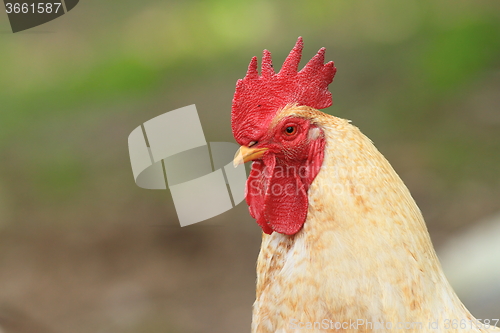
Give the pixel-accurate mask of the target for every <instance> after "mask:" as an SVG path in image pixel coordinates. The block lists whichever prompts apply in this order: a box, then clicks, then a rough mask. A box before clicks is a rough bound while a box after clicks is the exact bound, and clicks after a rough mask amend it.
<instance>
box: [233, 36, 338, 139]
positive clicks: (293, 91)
mask: <svg viewBox="0 0 500 333" xmlns="http://www.w3.org/2000/svg"><path fill="white" fill-rule="evenodd" d="M303 46H304V43H303V41H302V37H299V38H298V39H297V43H296V44H295V46H294V47H293V49H292V51H290V54H289V55H288V57H287V58H286V59H285V62H284V63H283V66H282V67H281V70H280V71H279V73H275V72H274V69H273V64H272V59H271V53H270V52H269V51H268V50H264V52H263V56H262V66H261V75H260V76H259V73H258V72H257V57H253V58H252V60H251V61H250V65H249V66H248V71H247V74H246V76H245V77H244V78H243V79H241V80H238V82H237V83H236V91H235V93H234V98H233V107H232V112H231V123H232V129H233V135H234V137H235V139H236V141H238V143H240V144H248V142H240V141H248V140H252V139H253V138H252V137H255V136H256V135H258V133H257V132H261V131H260V130H259V127H260V128H261V127H262V122H266V120H267V121H269V120H270V119H271V118H272V117H274V115H275V114H276V112H277V111H278V110H280V109H281V108H283V107H284V106H285V105H287V104H290V103H297V104H298V105H307V106H310V107H313V108H315V109H324V108H327V107H329V106H330V105H332V94H331V93H330V92H329V91H328V85H329V84H330V83H332V81H333V77H334V76H335V72H336V70H337V69H336V68H335V67H334V65H333V61H330V62H328V63H326V64H324V63H323V62H324V60H325V48H321V49H320V50H319V51H318V53H317V54H316V55H315V56H314V57H313V58H312V59H311V60H309V62H308V63H307V64H306V65H305V66H304V68H303V69H302V70H300V71H299V72H297V69H298V66H299V62H300V58H301V55H302V48H303ZM252 120H253V121H252ZM259 125H261V126H259Z"/></svg>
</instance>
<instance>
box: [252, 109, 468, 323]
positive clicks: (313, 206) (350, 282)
mask: <svg viewBox="0 0 500 333" xmlns="http://www.w3.org/2000/svg"><path fill="white" fill-rule="evenodd" d="M321 117H323V118H326V119H327V120H328V121H324V120H325V119H319V120H317V123H318V124H319V125H320V126H321V127H322V129H323V131H324V132H325V136H326V148H325V158H324V163H323V166H322V167H321V170H320V172H319V173H318V175H317V177H316V178H315V180H314V181H313V183H312V184H311V187H310V189H309V191H308V199H309V208H308V215H307V220H306V222H305V224H304V227H303V229H302V230H301V231H300V232H298V233H297V234H295V235H293V236H287V235H282V234H278V233H273V234H271V235H263V240H262V247H261V252H260V254H259V259H258V263H257V299H256V302H255V304H254V321H255V322H256V323H255V324H254V325H253V332H267V330H264V329H263V330H258V329H257V328H258V327H265V326H266V325H267V326H269V325H275V324H272V323H271V321H269V320H268V319H269V318H270V317H269V316H274V317H275V319H276V318H278V319H276V320H278V321H280V320H281V321H282V323H284V322H285V321H287V322H288V320H290V319H291V318H295V319H298V320H300V321H320V320H322V319H325V318H327V319H332V320H340V321H342V320H346V321H348V320H356V319H366V320H372V321H378V322H380V321H391V322H394V323H395V322H400V321H409V322H417V321H420V322H423V323H425V324H426V325H427V324H428V323H430V322H431V321H434V320H440V321H441V322H443V321H444V320H446V319H448V320H452V319H457V320H462V319H464V320H472V319H473V317H472V316H471V315H470V313H469V312H468V311H467V310H466V309H465V307H464V306H463V305H462V303H461V302H460V300H459V299H458V297H457V296H456V294H455V293H454V291H453V290H452V288H451V286H450V285H449V283H448V281H447V280H446V278H445V276H444V274H443V272H442V269H441V266H440V264H439V261H438V258H437V256H436V253H435V251H434V248H433V246H432V243H431V240H430V237H429V234H428V231H427V228H426V226H425V222H424V220H423V217H422V215H421V213H420V210H419V209H418V207H417V205H416V203H415V202H414V200H413V198H412V197H411V195H410V193H409V191H408V189H407V188H406V186H405V185H404V183H403V182H402V181H401V179H400V178H399V176H398V175H397V174H396V172H395V171H394V170H393V169H392V167H391V166H390V164H389V163H388V162H387V160H386V159H385V158H384V157H383V156H382V154H381V153H380V152H378V150H377V149H376V148H375V147H374V146H373V144H372V143H371V141H370V140H369V139H368V138H366V137H365V136H364V135H363V134H361V133H360V132H359V130H358V129H357V128H356V127H354V126H352V125H350V124H349V123H348V122H347V121H345V120H342V119H338V118H335V117H331V116H328V115H324V116H321ZM313 305H314V306H313ZM262 313H266V316H267V317H265V318H260V314H262ZM256 317H258V318H257V319H256ZM266 318H267V319H266ZM285 324H286V323H284V324H283V325H285ZM276 327H277V326H274V328H276ZM425 328H427V327H424V330H425ZM441 328H443V327H441ZM271 331H273V330H271V329H270V330H269V332H271ZM441 331H443V332H444V331H445V330H444V329H442V330H437V332H441ZM471 331H476V330H471Z"/></svg>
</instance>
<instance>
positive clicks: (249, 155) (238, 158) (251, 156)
mask: <svg viewBox="0 0 500 333" xmlns="http://www.w3.org/2000/svg"><path fill="white" fill-rule="evenodd" d="M268 149H269V148H249V147H247V146H241V147H240V149H238V151H237V152H236V154H235V155H234V160H233V165H234V167H235V168H236V167H237V166H238V165H240V164H243V163H246V162H248V161H253V160H256V159H258V158H259V157H261V156H262V155H264V153H265V152H266V150H268Z"/></svg>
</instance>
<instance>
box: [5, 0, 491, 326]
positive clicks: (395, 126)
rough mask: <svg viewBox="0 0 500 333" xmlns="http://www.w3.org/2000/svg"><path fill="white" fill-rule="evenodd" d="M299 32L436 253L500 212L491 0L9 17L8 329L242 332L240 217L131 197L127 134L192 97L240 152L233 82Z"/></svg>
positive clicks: (248, 287)
mask: <svg viewBox="0 0 500 333" xmlns="http://www.w3.org/2000/svg"><path fill="white" fill-rule="evenodd" d="M298 36H303V37H304V43H305V48H304V54H303V62H302V64H304V63H305V61H307V60H308V59H310V58H311V57H312V56H313V55H314V54H315V53H316V51H317V50H318V49H319V48H320V47H323V46H324V47H326V49H327V54H326V58H327V60H334V61H335V65H336V67H337V69H338V71H337V75H336V77H335V80H334V82H333V84H332V85H331V86H330V90H331V91H332V93H333V97H334V105H333V106H332V107H330V108H329V109H327V110H325V111H326V112H329V113H331V114H333V115H336V116H339V117H343V118H347V119H351V120H352V121H353V123H354V124H355V125H356V126H358V127H359V128H360V129H361V130H362V131H363V132H364V133H365V134H366V135H367V136H369V137H370V138H371V139H372V140H373V141H374V142H375V144H376V146H377V147H378V148H379V149H380V150H381V151H382V153H383V154H384V155H385V156H386V157H387V158H388V159H389V161H390V162H391V163H392V164H393V166H394V167H395V169H396V171H398V173H399V174H400V175H401V177H402V178H403V180H404V181H405V182H406V184H407V185H408V187H409V188H410V190H411V192H412V194H413V196H414V197H415V199H416V201H417V203H418V204H419V206H420V208H421V210H422V212H423V214H424V217H425V218H426V221H427V224H428V227H429V230H430V233H431V237H432V239H433V241H434V243H435V245H436V247H437V248H438V250H439V247H440V245H441V244H443V243H444V242H446V240H447V239H448V237H449V236H450V235H453V234H455V233H459V232H461V231H463V230H466V229H467V228H468V227H469V226H470V225H472V224H474V223H475V222H476V221H478V220H480V219H482V218H484V217H487V216H489V215H492V214H494V213H495V212H498V211H500V176H499V170H500V2H499V1H498V0H490V1H483V0H469V1H464V0H433V1H430V0H425V1H416V0H405V1H400V0H379V1H359V0H355V1H342V0H337V1H332V0H330V1H326V0H323V1H262V0H259V1H228V0H207V1H185V2H183V3H180V2H173V1H152V0H144V1H131V0H122V1H91V0H82V1H80V3H79V5H78V6H77V7H75V8H74V9H73V10H72V11H71V12H69V13H68V14H67V15H64V16H62V17H61V18H59V19H57V20H54V21H52V22H49V23H47V24H44V25H42V26H39V27H36V28H33V29H30V30H27V31H24V32H20V33H16V34H12V33H11V31H10V26H9V24H8V20H7V15H6V14H1V15H0V50H1V53H0V87H1V89H0V108H1V109H0V161H1V163H0V331H1V332H2V333H4V332H5V333H11V332H16V333H17V332H19V333H20V332H30V333H37V332H77V333H78V332H82V333H83V332H124V333H125V332H141V333H142V332H144V333H149V332H187V333H190V332H219V333H223V332H228V333H234V332H248V331H249V330H250V321H251V305H252V302H253V300H254V292H255V262H256V259H257V254H258V250H259V245H260V228H259V227H258V226H257V224H256V223H255V222H254V221H253V220H252V219H251V218H250V216H249V214H248V210H247V207H246V204H244V203H242V204H240V205H239V206H238V207H237V208H236V209H233V210H231V211H229V212H227V213H224V214H222V215H220V216H218V217H215V218H213V219H211V220H209V221H206V222H203V223H200V224H197V225H193V226H190V227H186V228H180V226H179V224H178V221H177V217H176V214H175V210H174V206H173V202H172V199H171V197H170V194H169V192H168V191H148V190H143V189H141V188H139V187H137V186H136V185H135V184H134V181H133V177H132V171H131V167H130V161H129V157H128V148H127V137H128V134H129V133H130V132H131V131H132V130H133V129H134V128H135V127H137V126H138V125H139V124H141V123H143V122H144V121H146V120H148V119H150V118H152V117H155V116H157V115H159V114H162V113H164V112H167V111H170V110H173V109H176V108H179V107H182V106H186V105H189V104H196V105H197V108H198V112H199V114H200V118H201V121H202V124H203V128H204V131H205V136H206V138H207V141H231V142H234V140H233V138H232V135H231V129H230V109H231V100H232V95H233V92H234V85H235V82H236V80H237V79H239V78H242V77H243V76H244V74H245V72H246V68H247V65H248V62H249V61H250V58H251V57H252V56H254V55H257V56H259V55H260V54H261V52H262V50H263V49H264V48H267V49H269V50H270V51H271V52H272V54H273V59H274V63H275V67H276V68H279V67H280V64H281V63H282V61H283V60H284V58H285V56H286V55H287V54H288V52H289V51H290V49H291V48H292V46H293V45H294V43H295V41H296V39H297V37H298ZM498 257H500V254H499V256H497V258H498ZM490 264H491V265H497V266H499V265H498V261H496V262H493V263H490ZM459 295H460V292H459ZM495 304H496V305H495V306H496V308H494V309H491V308H484V307H481V306H478V305H474V308H472V306H469V308H470V310H471V312H472V313H473V314H475V315H476V316H477V317H479V318H490V317H492V316H495V315H496V317H495V318H498V316H499V315H500V310H498V309H499V308H500V305H499V304H498V303H495ZM466 305H468V304H467V303H466Z"/></svg>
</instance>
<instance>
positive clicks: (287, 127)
mask: <svg viewBox="0 0 500 333" xmlns="http://www.w3.org/2000/svg"><path fill="white" fill-rule="evenodd" d="M310 131H314V132H315V134H316V135H312V137H313V138H311V135H310ZM318 131H319V132H318ZM311 134H313V133H311ZM253 141H255V142H257V143H256V144H255V145H253V146H252V148H253V147H255V148H264V147H265V148H268V150H267V151H266V152H265V154H264V155H263V156H262V157H261V158H260V159H258V160H255V161H254V162H253V163H252V170H251V172H250V177H249V178H248V180H247V186H246V201H247V203H248V205H249V210H250V214H251V215H252V217H253V218H255V219H256V220H257V223H258V224H259V225H260V226H261V228H262V230H263V231H264V232H265V233H266V234H271V233H272V232H273V231H276V232H279V233H282V234H287V235H293V234H295V233H297V232H298V231H300V229H302V226H303V225H304V223H305V221H306V217H307V208H308V199H307V191H308V189H309V186H310V185H311V183H312V182H313V180H314V178H315V177H316V175H317V174H318V172H319V170H320V168H321V165H322V163H323V156H324V150H325V139H324V136H323V132H322V131H321V129H318V128H317V126H316V125H314V124H311V122H310V121H309V120H307V119H303V118H297V117H287V118H285V119H283V120H281V121H280V122H279V123H278V124H277V125H276V126H275V127H274V128H271V129H270V130H269V131H267V132H265V133H264V135H263V136H262V137H260V138H255V139H254V140H253Z"/></svg>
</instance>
